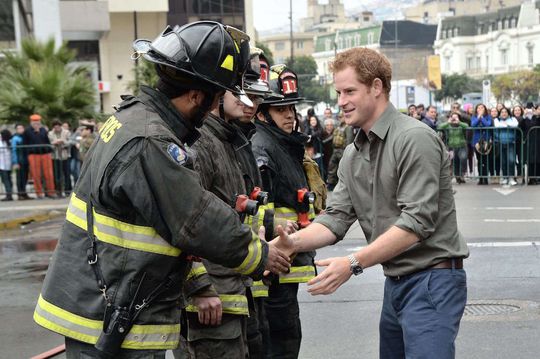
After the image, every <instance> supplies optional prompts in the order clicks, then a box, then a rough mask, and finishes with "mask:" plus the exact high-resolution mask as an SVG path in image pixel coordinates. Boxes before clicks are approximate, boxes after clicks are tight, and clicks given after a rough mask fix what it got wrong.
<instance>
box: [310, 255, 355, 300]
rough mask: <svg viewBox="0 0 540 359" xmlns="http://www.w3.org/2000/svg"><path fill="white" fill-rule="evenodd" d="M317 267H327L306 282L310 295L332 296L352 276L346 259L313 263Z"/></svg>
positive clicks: (328, 259) (329, 259) (330, 259)
mask: <svg viewBox="0 0 540 359" xmlns="http://www.w3.org/2000/svg"><path fill="white" fill-rule="evenodd" d="M315 264H316V265H317V266H319V267H327V268H326V269H325V270H323V271H322V272H321V273H320V274H319V275H318V276H316V277H315V278H313V279H312V280H310V281H309V282H308V292H309V293H311V295H319V294H332V293H334V292H335V291H336V290H337V289H338V288H339V287H340V286H341V285H342V284H343V283H345V282H346V281H348V280H349V278H350V277H351V275H352V272H351V267H350V262H349V259H347V257H334V258H327V259H322V260H319V261H315Z"/></svg>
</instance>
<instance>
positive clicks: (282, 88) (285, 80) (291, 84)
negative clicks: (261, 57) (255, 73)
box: [263, 64, 304, 106]
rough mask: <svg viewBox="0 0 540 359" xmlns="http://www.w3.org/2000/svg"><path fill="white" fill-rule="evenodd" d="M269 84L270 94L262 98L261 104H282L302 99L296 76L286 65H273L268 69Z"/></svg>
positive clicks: (293, 102)
mask: <svg viewBox="0 0 540 359" xmlns="http://www.w3.org/2000/svg"><path fill="white" fill-rule="evenodd" d="M269 76H270V78H269V80H268V82H269V85H270V90H272V95H270V96H268V97H267V98H265V99H264V101H263V104H268V105H270V106H284V105H290V104H297V103H299V102H302V101H304V98H303V97H300V95H299V93H298V76H297V75H296V73H294V71H293V70H291V69H289V68H288V67H287V66H286V65H284V64H280V65H274V66H272V67H270V71H269Z"/></svg>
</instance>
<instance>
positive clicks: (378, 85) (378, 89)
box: [371, 77, 383, 97]
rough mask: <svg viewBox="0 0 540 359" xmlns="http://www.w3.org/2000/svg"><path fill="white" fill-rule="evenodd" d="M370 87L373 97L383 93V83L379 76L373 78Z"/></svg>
mask: <svg viewBox="0 0 540 359" xmlns="http://www.w3.org/2000/svg"><path fill="white" fill-rule="evenodd" d="M371 87H372V88H373V90H374V91H375V97H379V96H380V95H381V94H382V93H383V83H382V81H381V79H380V78H378V77H377V78H375V80H373V83H372V85H371Z"/></svg>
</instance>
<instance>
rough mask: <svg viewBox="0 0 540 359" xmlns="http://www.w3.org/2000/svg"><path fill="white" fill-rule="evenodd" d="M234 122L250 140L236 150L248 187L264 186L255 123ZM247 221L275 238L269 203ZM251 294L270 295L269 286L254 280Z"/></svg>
mask: <svg viewBox="0 0 540 359" xmlns="http://www.w3.org/2000/svg"><path fill="white" fill-rule="evenodd" d="M232 124H233V126H234V127H236V128H237V129H238V130H239V131H240V132H241V133H242V134H243V135H244V137H245V138H246V140H247V141H248V145H247V146H241V147H240V148H238V151H237V152H236V154H237V156H238V163H239V164H240V169H241V170H242V175H243V177H244V182H245V184H246V189H247V190H248V191H250V188H251V189H253V188H255V187H259V188H263V183H262V179H261V173H260V172H259V167H257V160H256V159H255V155H254V154H253V149H252V148H251V138H252V137H253V135H255V131H256V128H255V125H254V124H253V123H251V122H248V123H243V122H241V121H239V120H233V121H232ZM247 223H248V224H250V225H251V228H252V229H253V230H254V231H255V233H258V231H259V228H260V227H261V226H264V228H265V229H266V231H265V237H266V240H267V241H271V240H272V239H274V237H273V235H274V226H275V224H274V210H273V209H272V208H270V207H269V206H268V205H263V206H260V207H259V211H258V212H257V214H256V215H254V216H250V217H248V218H247ZM251 294H252V295H253V297H254V298H261V297H268V286H267V285H266V284H265V283H264V282H263V281H262V280H258V281H254V282H253V285H252V287H251Z"/></svg>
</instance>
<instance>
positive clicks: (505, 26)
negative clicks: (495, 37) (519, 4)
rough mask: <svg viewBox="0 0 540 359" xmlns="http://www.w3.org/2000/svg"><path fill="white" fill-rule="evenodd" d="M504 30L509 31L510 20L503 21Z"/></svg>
mask: <svg viewBox="0 0 540 359" xmlns="http://www.w3.org/2000/svg"><path fill="white" fill-rule="evenodd" d="M503 29H508V19H504V20H503Z"/></svg>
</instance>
